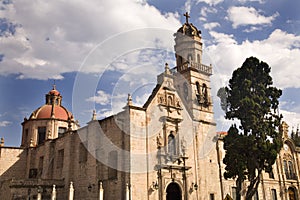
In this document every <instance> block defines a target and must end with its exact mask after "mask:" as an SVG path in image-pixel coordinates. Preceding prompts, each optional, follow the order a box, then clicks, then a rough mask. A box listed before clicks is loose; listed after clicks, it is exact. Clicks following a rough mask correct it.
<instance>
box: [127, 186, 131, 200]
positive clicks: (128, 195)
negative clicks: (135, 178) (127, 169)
mask: <svg viewBox="0 0 300 200" xmlns="http://www.w3.org/2000/svg"><path fill="white" fill-rule="evenodd" d="M126 200H130V190H129V185H128V183H126Z"/></svg>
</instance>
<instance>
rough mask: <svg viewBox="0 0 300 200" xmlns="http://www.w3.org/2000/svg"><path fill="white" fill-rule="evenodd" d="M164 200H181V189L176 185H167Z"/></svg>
mask: <svg viewBox="0 0 300 200" xmlns="http://www.w3.org/2000/svg"><path fill="white" fill-rule="evenodd" d="M166 200H181V189H180V187H179V185H178V184H177V183H170V184H169V185H168V187H167V198H166Z"/></svg>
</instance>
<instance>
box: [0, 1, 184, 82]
mask: <svg viewBox="0 0 300 200" xmlns="http://www.w3.org/2000/svg"><path fill="white" fill-rule="evenodd" d="M4 6H5V9H3V10H0V16H1V17H4V18H7V19H8V20H9V21H10V22H12V23H14V24H19V25H20V26H18V27H16V33H15V34H14V35H10V36H9V37H1V38H0V52H1V53H3V54H4V58H3V61H2V62H0V74H2V75H7V74H20V77H19V78H35V79H47V78H53V77H58V78H62V76H61V74H62V73H65V72H72V71H77V70H79V66H80V65H81V63H82V61H83V60H84V58H85V57H86V56H87V55H88V53H89V52H90V50H92V49H93V48H94V47H95V46H96V45H97V44H99V43H101V42H103V41H105V40H106V39H108V38H109V37H113V36H116V35H117V34H119V33H124V32H126V31H130V30H135V29H140V28H160V29H163V30H173V31H174V30H176V29H177V28H178V27H179V26H180V22H179V20H178V18H179V16H178V14H177V13H165V14H162V13H161V12H160V11H159V10H158V9H156V8H155V7H154V6H150V5H149V4H147V2H146V1H144V0H137V1H132V0H115V1H110V0H104V1H100V2H99V1H98V0H92V1H84V0H74V1H66V0H62V1H38V0H30V1H29V2H28V1H27V2H24V1H14V2H13V4H8V5H4ZM79 11H80V12H79ZM50 16H51V17H50ZM157 35H159V34H157ZM148 36H149V35H144V37H145V38H147V37H148ZM128 37H129V36H128ZM165 38H167V37H165ZM165 38H164V37H163V38H162V39H165ZM135 39H136V38H135ZM171 39H172V37H171ZM168 41H169V40H168ZM126 42H127V41H126V40H123V43H124V44H120V41H118V43H115V44H113V45H116V46H122V45H124V46H126V45H127V43H126ZM147 42H148V43H152V44H153V43H154V42H153V38H151V39H149V40H148V41H147ZM142 44H144V43H142ZM162 44H163V45H166V44H167V45H169V44H168V43H162ZM137 45H138V44H137ZM108 57H109V56H108ZM98 62H99V65H98V66H97V67H98V71H101V70H100V69H99V68H104V66H102V65H101V64H102V62H104V61H98ZM104 63H105V62H104ZM87 71H88V72H93V70H91V69H89V70H87Z"/></svg>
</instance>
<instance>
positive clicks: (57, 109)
mask: <svg viewBox="0 0 300 200" xmlns="http://www.w3.org/2000/svg"><path fill="white" fill-rule="evenodd" d="M52 107H53V109H52ZM34 113H35V116H36V117H35V118H36V119H49V118H54V119H61V120H68V119H72V114H71V113H70V112H69V111H68V110H67V109H66V108H64V107H63V106H58V105H44V106H42V107H40V108H38V109H37V110H36V111H34Z"/></svg>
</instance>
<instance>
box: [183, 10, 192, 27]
mask: <svg viewBox="0 0 300 200" xmlns="http://www.w3.org/2000/svg"><path fill="white" fill-rule="evenodd" d="M183 16H185V21H186V23H187V24H188V23H189V18H190V17H191V16H190V15H189V13H188V12H186V13H185V14H183Z"/></svg>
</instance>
